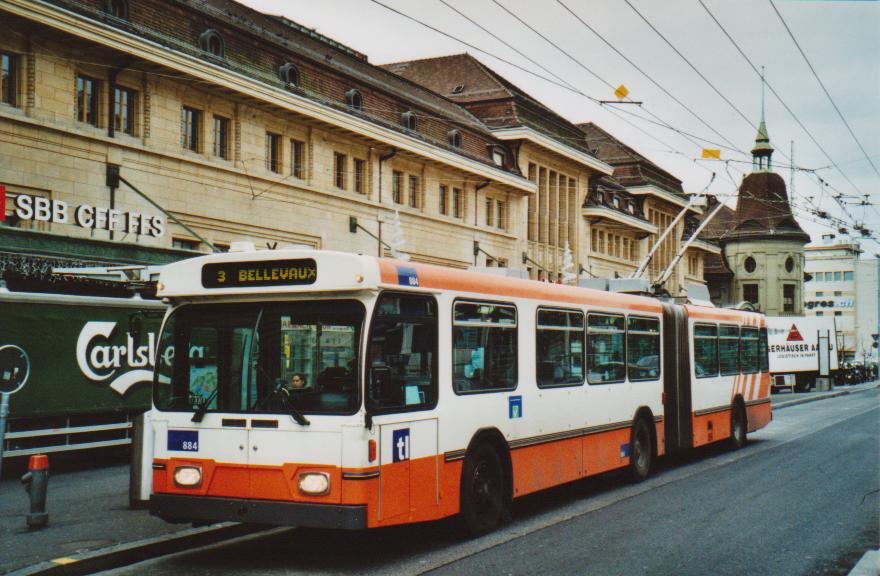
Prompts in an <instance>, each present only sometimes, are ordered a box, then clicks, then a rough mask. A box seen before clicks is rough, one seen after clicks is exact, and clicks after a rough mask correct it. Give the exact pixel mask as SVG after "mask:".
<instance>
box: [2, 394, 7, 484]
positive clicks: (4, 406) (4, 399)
mask: <svg viewBox="0 0 880 576" xmlns="http://www.w3.org/2000/svg"><path fill="white" fill-rule="evenodd" d="M7 416H9V392H3V393H2V394H0V478H3V446H4V445H5V444H6V417H7Z"/></svg>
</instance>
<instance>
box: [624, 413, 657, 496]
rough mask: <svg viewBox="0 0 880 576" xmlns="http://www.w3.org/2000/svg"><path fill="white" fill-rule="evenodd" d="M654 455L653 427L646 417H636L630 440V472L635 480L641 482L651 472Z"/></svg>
mask: <svg viewBox="0 0 880 576" xmlns="http://www.w3.org/2000/svg"><path fill="white" fill-rule="evenodd" d="M653 456H654V450H653V448H652V446H651V429H650V428H648V423H647V422H646V421H645V419H644V418H641V417H639V418H636V420H635V422H633V425H632V428H631V430H630V440H629V472H630V476H631V477H632V480H633V481H634V482H641V481H642V480H644V479H645V478H647V477H648V474H650V473H651V461H652V459H653Z"/></svg>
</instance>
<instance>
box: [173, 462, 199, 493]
mask: <svg viewBox="0 0 880 576" xmlns="http://www.w3.org/2000/svg"><path fill="white" fill-rule="evenodd" d="M174 483H175V484H177V485H178V486H180V487H181V488H197V487H198V486H199V485H201V483H202V469H201V468H199V467H198V466H178V467H177V468H175V469H174Z"/></svg>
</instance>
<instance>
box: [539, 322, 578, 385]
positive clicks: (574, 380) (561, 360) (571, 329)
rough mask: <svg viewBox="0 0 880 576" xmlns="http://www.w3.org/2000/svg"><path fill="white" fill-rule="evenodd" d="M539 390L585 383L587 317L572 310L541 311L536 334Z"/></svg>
mask: <svg viewBox="0 0 880 576" xmlns="http://www.w3.org/2000/svg"><path fill="white" fill-rule="evenodd" d="M535 336H536V338H535V342H536V354H535V362H536V365H535V368H536V370H535V372H536V374H537V380H538V387H539V388H548V387H553V386H580V385H581V384H583V383H584V315H583V313H582V312H574V311H570V310H549V309H540V310H538V325H537V330H536V334H535Z"/></svg>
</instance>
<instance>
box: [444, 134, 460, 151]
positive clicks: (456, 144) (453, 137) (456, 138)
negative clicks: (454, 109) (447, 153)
mask: <svg viewBox="0 0 880 576" xmlns="http://www.w3.org/2000/svg"><path fill="white" fill-rule="evenodd" d="M447 136H449V145H450V146H452V147H453V148H461V132H459V131H458V130H455V129H452V130H450V131H449V132H448V133H447Z"/></svg>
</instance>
